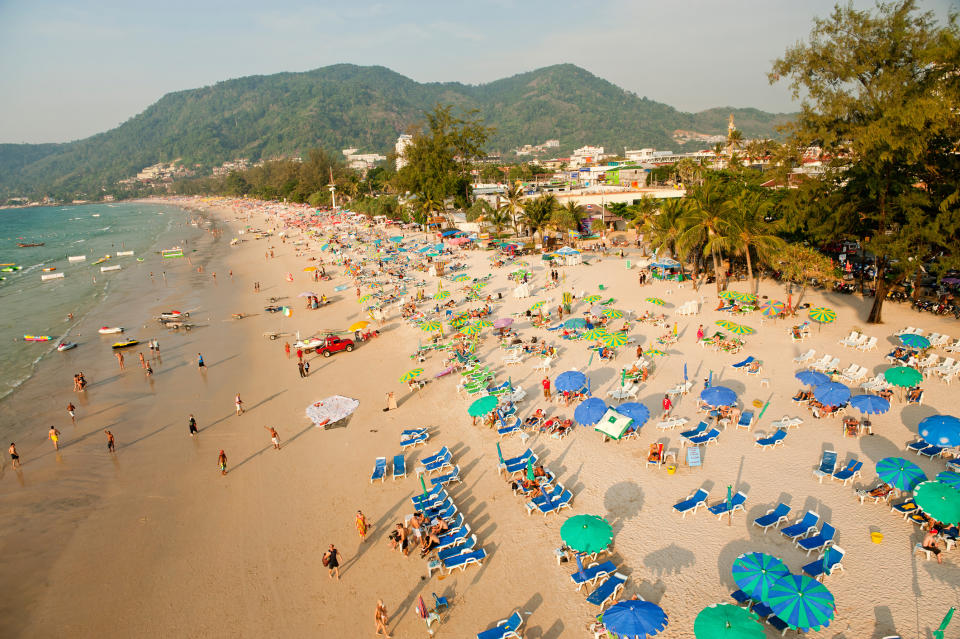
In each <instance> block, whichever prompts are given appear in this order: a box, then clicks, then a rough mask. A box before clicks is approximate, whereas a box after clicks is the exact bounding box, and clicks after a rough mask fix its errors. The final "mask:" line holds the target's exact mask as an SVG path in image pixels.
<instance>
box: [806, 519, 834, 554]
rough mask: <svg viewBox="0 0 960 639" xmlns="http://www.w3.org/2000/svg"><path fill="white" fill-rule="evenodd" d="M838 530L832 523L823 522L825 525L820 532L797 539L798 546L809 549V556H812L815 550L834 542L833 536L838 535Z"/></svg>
mask: <svg viewBox="0 0 960 639" xmlns="http://www.w3.org/2000/svg"><path fill="white" fill-rule="evenodd" d="M836 533H837V530H836V529H835V528H834V527H833V526H831V525H830V524H826V523H825V524H823V527H822V528H820V532H819V533H817V534H816V535H814V536H812V537H806V538H804V539H798V540H797V548H800V549H801V550H806V551H807V556H808V557H809V556H810V553H812V552H813V551H814V550H822V549H823V548H825V547H826V546H829V545H830V544H832V543H833V537H834V536H835V535H836Z"/></svg>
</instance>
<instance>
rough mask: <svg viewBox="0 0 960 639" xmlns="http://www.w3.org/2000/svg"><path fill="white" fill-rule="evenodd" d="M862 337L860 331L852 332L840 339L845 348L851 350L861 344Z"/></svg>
mask: <svg viewBox="0 0 960 639" xmlns="http://www.w3.org/2000/svg"><path fill="white" fill-rule="evenodd" d="M860 337H861V336H860V333H859V332H858V331H850V334H849V335H847V336H846V337H844V338H842V339H840V340H839V342H840V345H841V346H843V347H844V348H849V347H853V346H856V345H857V344H858V343H859V342H860Z"/></svg>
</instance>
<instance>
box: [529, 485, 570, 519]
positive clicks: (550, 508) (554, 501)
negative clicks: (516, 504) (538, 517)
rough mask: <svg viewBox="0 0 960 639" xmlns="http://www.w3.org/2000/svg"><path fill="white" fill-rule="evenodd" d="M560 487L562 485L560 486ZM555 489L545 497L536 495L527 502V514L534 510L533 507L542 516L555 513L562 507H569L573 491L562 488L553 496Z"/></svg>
mask: <svg viewBox="0 0 960 639" xmlns="http://www.w3.org/2000/svg"><path fill="white" fill-rule="evenodd" d="M561 488H562V487H561ZM556 492H557V491H556V490H554V492H553V493H552V494H551V495H549V496H548V498H547V499H541V498H540V497H536V498H535V499H534V500H533V501H531V502H528V503H527V514H528V515H529V514H530V513H532V512H533V511H534V509H536V510H538V511H540V514H542V515H543V516H544V517H546V516H547V515H549V514H551V513H552V514H557V513H559V512H560V511H561V510H563V509H564V508H569V507H570V503H571V502H572V501H573V493H572V492H570V491H569V490H564V491H563V492H561V493H560V496H559V497H553V495H554V494H556Z"/></svg>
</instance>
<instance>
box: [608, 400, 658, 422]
mask: <svg viewBox="0 0 960 639" xmlns="http://www.w3.org/2000/svg"><path fill="white" fill-rule="evenodd" d="M614 410H615V411H617V412H618V413H620V414H621V415H623V416H624V417H629V418H630V419H632V420H633V426H634V427H635V428H640V427H641V426H643V425H644V424H646V423H647V420H648V419H650V409H649V408H647V407H646V406H644V405H643V404H641V403H639V402H626V403H624V404H620V405H619V406H617V407H616V408H615V409H614Z"/></svg>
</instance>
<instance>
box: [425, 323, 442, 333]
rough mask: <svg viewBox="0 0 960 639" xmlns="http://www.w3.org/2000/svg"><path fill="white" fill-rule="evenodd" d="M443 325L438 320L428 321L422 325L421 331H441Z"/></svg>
mask: <svg viewBox="0 0 960 639" xmlns="http://www.w3.org/2000/svg"><path fill="white" fill-rule="evenodd" d="M442 326H443V324H441V323H440V322H438V321H436V320H428V321H426V322H423V323H421V324H420V330H421V331H428V332H429V331H439V330H440V329H441V327H442Z"/></svg>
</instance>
